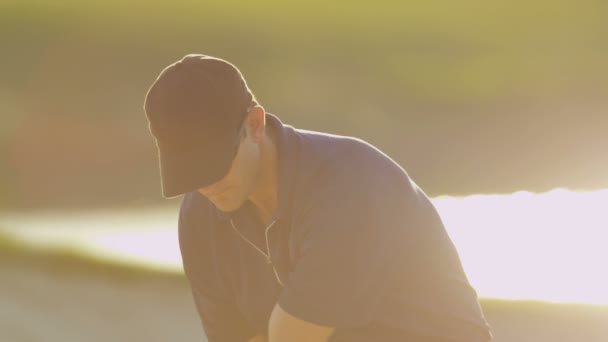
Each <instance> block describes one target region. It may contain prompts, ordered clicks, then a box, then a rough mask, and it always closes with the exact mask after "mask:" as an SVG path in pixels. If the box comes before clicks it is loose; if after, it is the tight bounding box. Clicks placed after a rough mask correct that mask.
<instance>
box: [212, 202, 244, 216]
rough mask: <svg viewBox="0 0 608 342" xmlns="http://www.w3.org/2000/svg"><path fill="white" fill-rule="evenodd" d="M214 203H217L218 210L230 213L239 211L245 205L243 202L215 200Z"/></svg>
mask: <svg viewBox="0 0 608 342" xmlns="http://www.w3.org/2000/svg"><path fill="white" fill-rule="evenodd" d="M213 205H215V207H216V208H217V209H218V210H220V211H223V212H226V213H229V212H233V211H237V210H238V209H239V208H240V207H241V206H242V205H243V203H239V202H234V203H228V202H213Z"/></svg>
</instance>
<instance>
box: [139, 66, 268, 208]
mask: <svg viewBox="0 0 608 342" xmlns="http://www.w3.org/2000/svg"><path fill="white" fill-rule="evenodd" d="M144 110H145V112H146V116H147V118H148V123H149V128H150V132H151V133H152V135H153V136H154V138H155V140H156V145H157V148H158V156H159V165H160V173H161V185H162V192H163V196H164V197H166V198H172V197H175V196H178V195H181V194H184V193H186V192H191V191H199V192H201V193H202V194H204V195H205V196H208V197H209V199H211V200H212V201H213V202H214V203H215V204H216V205H217V206H218V207H219V208H220V209H222V210H230V209H232V207H234V206H236V205H237V204H238V205H239V206H240V204H242V202H241V201H244V200H245V199H246V198H247V194H246V193H248V192H249V191H250V187H251V186H252V184H251V183H252V179H251V178H253V177H254V176H255V175H256V173H257V169H258V168H259V160H258V159H259V146H258V144H259V130H260V129H262V131H263V125H264V110H263V108H261V107H260V106H259V105H258V104H257V102H256V101H255V98H254V96H253V93H252V92H251V91H250V90H249V88H248V86H247V83H246V82H245V79H244V78H243V76H242V74H241V73H240V71H239V70H238V69H237V68H236V67H235V66H234V65H232V64H231V63H229V62H227V61H225V60H222V59H219V58H215V57H210V56H205V55H187V56H185V57H184V58H182V59H181V60H179V61H177V62H175V63H173V64H171V65H169V66H168V67H166V68H165V69H164V70H163V71H162V72H161V73H160V75H159V76H158V78H157V79H156V80H155V81H154V83H153V84H152V86H151V87H150V89H149V91H148V93H147V95H146V99H145V103H144ZM260 122H261V125H262V127H261V128H260V127H259V125H260ZM243 196H244V198H243ZM238 202H241V203H238ZM237 208H238V207H237Z"/></svg>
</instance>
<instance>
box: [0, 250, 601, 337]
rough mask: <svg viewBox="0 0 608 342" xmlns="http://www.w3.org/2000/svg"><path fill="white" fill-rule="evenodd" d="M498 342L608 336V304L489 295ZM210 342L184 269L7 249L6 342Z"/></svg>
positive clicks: (2, 264)
mask: <svg viewBox="0 0 608 342" xmlns="http://www.w3.org/2000/svg"><path fill="white" fill-rule="evenodd" d="M483 306H484V311H485V313H486V316H487V318H488V320H489V322H490V324H491V325H492V326H493V333H494V335H495V341H496V342H507V341H510V342H527V341H530V342H532V341H534V342H539V341H542V342H544V341H546V342H560V341H569V342H570V341H571V342H583V341H584V342H606V341H608V307H602V306H589V305H565V304H560V305H557V304H546V303H537V302H508V301H488V300H484V301H483ZM33 341H52V342H54V341H61V342H65V341H93V342H95V341H104V342H105V341H148V342H152V341H206V339H205V338H204V334H203V331H202V328H201V327H200V324H199V321H198V317H197V315H196V312H195V309H194V306H193V304H192V301H191V298H190V293H189V287H188V284H187V283H186V280H185V278H184V277H183V276H182V275H167V274H158V273H152V272H144V271H140V270H129V269H125V268H121V267H113V266H107V265H100V264H97V263H92V262H87V261H82V260H79V261H75V260H72V259H69V258H66V257H60V258H56V257H54V256H44V255H35V256H31V255H22V254H18V255H14V254H11V253H8V254H7V253H1V251H0V342H33Z"/></svg>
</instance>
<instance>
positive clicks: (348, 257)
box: [279, 176, 403, 327]
mask: <svg viewBox="0 0 608 342" xmlns="http://www.w3.org/2000/svg"><path fill="white" fill-rule="evenodd" d="M377 183H380V182H377ZM366 184H368V185H366V186H362V185H361V183H359V184H357V182H355V181H354V180H352V178H351V179H350V180H349V177H348V176H346V177H343V178H341V179H336V180H335V181H332V182H331V185H330V186H328V187H326V188H325V190H324V191H323V192H322V193H321V194H319V196H317V197H316V200H315V201H314V203H313V204H312V205H311V206H310V208H309V209H308V210H307V211H306V212H305V213H304V214H303V215H302V218H301V219H300V222H299V223H298V224H299V227H298V229H300V230H303V231H304V232H305V233H304V234H303V237H302V241H301V242H300V248H299V251H298V252H299V253H298V254H299V255H298V257H297V260H296V261H295V263H294V267H293V271H292V273H291V274H290V277H289V279H288V281H287V282H286V285H285V288H284V290H283V292H282V294H281V296H280V298H279V305H280V306H281V307H282V308H283V309H284V310H285V311H287V312H289V313H290V314H292V315H294V316H296V317H298V318H300V319H303V320H306V321H309V322H312V323H316V324H320V325H325V326H334V327H356V326H363V325H366V324H368V323H369V322H370V321H371V319H372V318H373V316H374V312H375V311H376V310H377V309H378V306H379V305H380V303H381V300H382V295H383V292H384V287H385V285H386V284H387V282H389V280H390V277H391V275H392V274H393V273H394V268H395V265H396V264H397V261H398V260H396V259H398V258H399V249H400V248H402V246H403V245H402V244H401V243H400V240H401V241H402V231H403V230H402V227H401V226H400V225H398V224H396V222H398V221H399V220H400V217H402V216H401V215H402V212H403V210H402V208H401V205H402V202H403V201H402V197H401V196H400V195H399V194H402V193H403V192H402V191H399V189H397V188H390V187H388V186H379V187H375V186H374V185H372V183H371V181H368V183H366ZM394 186H395V187H399V184H394Z"/></svg>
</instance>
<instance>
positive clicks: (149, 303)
mask: <svg viewBox="0 0 608 342" xmlns="http://www.w3.org/2000/svg"><path fill="white" fill-rule="evenodd" d="M607 15H608V2H605V1H600V0H582V1H572V0H570V1H567V0H553V1H546V0H529V1H509V2H506V1H504V2H487V1H481V0H462V1H458V2H448V1H443V2H439V1H437V2H435V1H429V2H416V3H409V2H403V1H389V0H382V1H374V2H347V1H336V2H325V1H319V0H309V1H306V2H282V1H276V0H258V1H242V0H241V1H239V0H224V1H222V2H215V1H186V0H173V1H166V2H154V1H118V0H106V1H92V0H81V1H76V0H72V1H28V0H22V1H17V0H15V1H10V0H8V1H6V0H5V1H0V42H2V45H1V46H2V54H1V55H0V61H1V63H0V71H1V75H2V78H0V119H1V121H0V122H1V124H0V256H1V259H0V274H2V275H1V277H2V282H0V341H43V340H44V341H51V340H52V341H55V340H56V341H84V340H86V341H92V340H94V338H93V337H92V336H93V335H94V336H98V337H99V339H100V340H101V339H113V340H119V341H123V340H124V341H127V340H144V339H146V340H148V341H167V340H183V341H196V340H204V339H203V337H202V336H203V332H202V329H201V328H200V327H199V323H198V318H197V317H196V313H195V311H194V306H193V304H192V303H191V299H190V297H189V292H188V291H189V289H188V286H187V283H186V282H185V279H184V278H183V274H182V273H181V260H180V258H179V250H178V248H177V240H176V231H175V229H176V223H177V210H178V206H179V202H180V198H176V199H171V200H166V199H162V197H161V193H160V182H159V171H158V164H157V163H158V161H157V158H156V148H155V144H154V140H153V138H152V137H151V135H150V134H149V131H148V127H147V121H146V118H145V115H144V112H143V109H142V105H143V100H144V96H145V93H146V91H147V89H148V87H149V86H150V84H151V83H152V82H153V80H154V79H155V78H156V76H157V75H158V73H159V72H160V71H161V70H162V69H163V68H164V67H165V66H167V65H168V64H171V63H173V62H174V61H176V60H178V59H180V58H181V57H183V56H184V55H185V54H188V53H202V54H208V55H212V56H217V57H221V58H224V59H227V60H229V61H230V62H232V63H234V64H235V65H237V66H238V67H239V68H240V69H241V71H242V72H243V74H244V76H245V77H246V79H247V80H248V83H249V86H250V87H251V89H252V90H253V92H254V93H255V94H256V97H257V99H258V100H259V102H260V103H261V104H262V105H263V106H264V107H265V108H266V110H267V111H268V112H271V113H273V114H276V115H278V116H279V117H280V118H281V119H282V120H283V121H284V122H285V123H287V124H290V125H293V126H295V127H298V128H305V129H310V130H318V131H323V132H329V133H334V134H343V135H350V136H356V137H359V138H362V139H364V140H366V141H368V142H370V143H372V144H374V145H375V146H377V147H379V148H380V149H381V150H383V151H384V152H386V153H387V154H388V155H389V156H391V157H392V158H393V159H394V160H396V161H397V162H398V163H399V164H401V165H402V166H403V167H404V168H405V169H406V170H407V171H408V173H409V174H410V176H411V177H412V178H413V179H414V180H415V181H416V182H417V183H418V184H419V185H420V186H421V187H422V188H423V189H424V190H425V192H426V193H427V194H428V195H429V196H430V197H432V199H433V201H434V203H435V204H436V205H437V207H438V209H439V211H440V214H441V215H442V218H443V219H444V221H445V223H446V228H447V229H448V231H449V233H450V236H451V237H452V239H453V240H454V243H455V244H456V246H457V248H458V250H459V252H460V254H461V257H462V261H463V265H464V266H465V270H466V271H467V274H468V275H469V278H470V280H471V283H472V284H473V285H474V287H475V288H476V289H477V290H478V292H479V294H480V296H481V297H483V300H482V305H483V306H484V310H485V312H486V315H487V316H488V320H489V321H490V323H491V324H492V326H493V328H494V334H495V337H496V341H580V340H585V341H606V340H608V327H606V322H608V308H607V307H606V305H608V290H606V289H607V288H608V271H606V270H607V269H608V267H606V263H607V260H608V252H607V251H606V248H605V246H606V243H607V242H608V233H606V229H608V218H607V216H606V215H607V213H608V190H607V189H608V158H606V151H608V134H607V132H608V96H607V94H608V65H607V63H606V61H607V60H608V39H606V38H607V37H608V24H607V23H608V21H607V20H606V17H607ZM151 322H156V323H153V324H151ZM541 322H542V323H541ZM74 323H77V324H74ZM109 327H112V328H109Z"/></svg>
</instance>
